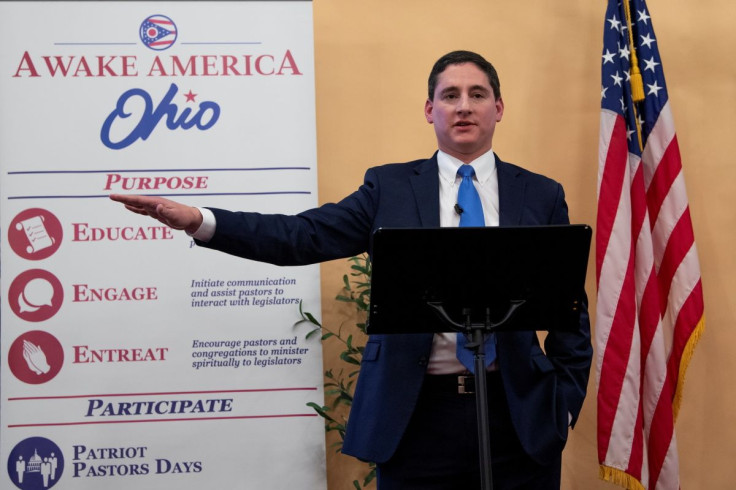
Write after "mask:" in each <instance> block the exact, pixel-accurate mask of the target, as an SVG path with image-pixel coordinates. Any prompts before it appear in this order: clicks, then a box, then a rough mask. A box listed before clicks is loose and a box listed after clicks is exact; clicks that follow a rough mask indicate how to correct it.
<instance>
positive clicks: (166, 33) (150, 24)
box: [140, 14, 177, 51]
mask: <svg viewBox="0 0 736 490" xmlns="http://www.w3.org/2000/svg"><path fill="white" fill-rule="evenodd" d="M140 35H141V41H143V44H145V45H146V46H147V47H149V48H151V49H154V50H156V51H163V50H164V49H167V48H169V47H171V46H172V45H173V44H174V41H176V36H177V33H176V24H174V21H173V20H171V19H169V18H168V17H166V16H165V15H160V14H157V15H151V16H149V17H147V18H146V20H144V21H143V22H142V23H141V28H140Z"/></svg>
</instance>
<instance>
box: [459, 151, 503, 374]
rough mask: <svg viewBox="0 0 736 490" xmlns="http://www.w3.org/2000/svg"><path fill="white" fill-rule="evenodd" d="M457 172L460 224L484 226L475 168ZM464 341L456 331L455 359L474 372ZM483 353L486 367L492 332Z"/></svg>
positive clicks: (490, 357) (493, 347) (491, 349)
mask: <svg viewBox="0 0 736 490" xmlns="http://www.w3.org/2000/svg"><path fill="white" fill-rule="evenodd" d="M457 173H458V175H460V176H461V177H462V178H463V180H462V182H460V188H459V189H458V192H457V204H458V206H459V207H460V209H459V212H460V226H485V219H484V218H483V205H482V204H481V203H480V196H479V195H478V191H477V190H476V189H475V186H474V185H473V176H474V175H475V169H474V168H473V167H472V166H471V165H461V166H460V168H459V169H458V170H457ZM466 343H467V339H466V338H465V335H464V334H462V333H458V334H457V359H458V361H460V362H461V363H462V364H463V366H465V367H466V368H467V369H468V370H469V371H470V372H471V373H474V372H475V366H474V364H473V353H472V352H471V351H469V350H468V349H466V348H465V344H466ZM485 355H486V358H485V361H486V367H488V366H489V365H490V364H491V363H492V362H493V361H494V360H495V359H496V339H495V335H493V334H490V335H488V336H486V339H485Z"/></svg>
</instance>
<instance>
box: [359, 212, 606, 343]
mask: <svg viewBox="0 0 736 490" xmlns="http://www.w3.org/2000/svg"><path fill="white" fill-rule="evenodd" d="M591 235H592V230H591V228H590V227H589V226H588V225H551V226H521V227H482V228H379V229H378V230H376V232H375V233H374V235H373V253H372V275H371V302H370V309H369V313H368V324H367V327H366V330H367V332H368V333H369V334H376V333H427V332H433V333H436V332H448V331H452V330H455V329H454V328H448V326H447V324H446V322H444V321H443V320H442V319H441V318H440V317H439V316H438V315H437V314H436V312H435V311H433V309H432V308H430V307H429V306H428V303H434V304H437V303H441V304H442V305H444V308H445V310H446V311H447V313H448V315H449V316H450V318H452V319H454V320H455V321H457V322H460V323H462V322H463V321H464V316H463V314H462V310H463V308H470V309H471V310H472V311H473V320H474V321H477V322H483V321H484V320H485V317H484V311H485V309H486V308H490V309H491V314H492V320H494V321H498V320H500V319H501V318H502V317H503V316H504V315H505V313H506V312H507V311H508V309H509V305H510V303H511V302H512V301H524V302H525V304H524V306H522V307H520V308H518V309H517V311H516V312H515V313H514V315H513V316H512V318H510V319H509V321H507V322H505V323H504V324H503V325H500V326H499V327H497V329H498V330H558V329H564V328H569V326H570V325H573V326H574V325H576V323H577V322H576V321H575V319H576V318H577V317H578V315H579V312H580V305H581V302H582V301H583V299H584V298H585V291H584V288H585V275H586V271H587V264H588V255H589V251H590V240H591Z"/></svg>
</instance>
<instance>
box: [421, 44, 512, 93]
mask: <svg viewBox="0 0 736 490" xmlns="http://www.w3.org/2000/svg"><path fill="white" fill-rule="evenodd" d="M462 63H473V64H474V65H475V66H477V67H478V68H480V69H481V70H482V71H483V73H485V74H486V75H487V76H488V83H490V84H491V88H492V89H493V95H494V96H495V98H496V100H498V98H499V97H501V82H500V81H499V80H498V73H496V69H495V68H493V65H492V64H490V63H489V62H488V61H487V60H486V59H485V58H484V57H482V56H481V55H479V54H478V53H473V52H472V51H453V52H451V53H447V54H446V55H444V56H443V57H442V58H440V59H438V60H437V61H436V62H435V64H434V66H433V67H432V71H431V72H430V73H429V83H428V89H429V90H428V93H429V100H434V90H435V88H437V77H439V75H440V73H442V72H443V71H445V68H447V67H448V66H450V65H460V64H462Z"/></svg>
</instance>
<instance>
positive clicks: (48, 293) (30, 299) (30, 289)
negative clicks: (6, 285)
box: [18, 277, 54, 311]
mask: <svg viewBox="0 0 736 490" xmlns="http://www.w3.org/2000/svg"><path fill="white" fill-rule="evenodd" d="M53 297H54V286H53V285H52V284H51V283H50V282H49V281H47V280H46V279H43V278H41V277H37V278H35V279H31V280H30V281H28V283H27V284H26V286H25V287H24V288H23V292H22V293H21V295H20V297H19V298H18V303H19V306H20V311H37V310H38V309H39V308H41V307H42V306H53V305H52V303H51V299H52V298H53Z"/></svg>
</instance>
